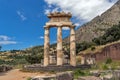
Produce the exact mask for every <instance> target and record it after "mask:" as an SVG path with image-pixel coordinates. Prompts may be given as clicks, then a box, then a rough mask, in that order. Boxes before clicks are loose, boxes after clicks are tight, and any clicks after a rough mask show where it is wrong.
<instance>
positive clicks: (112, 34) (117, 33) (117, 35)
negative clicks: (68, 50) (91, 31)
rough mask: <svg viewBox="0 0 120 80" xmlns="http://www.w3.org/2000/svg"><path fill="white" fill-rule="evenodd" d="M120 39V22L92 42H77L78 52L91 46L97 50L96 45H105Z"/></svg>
mask: <svg viewBox="0 0 120 80" xmlns="http://www.w3.org/2000/svg"><path fill="white" fill-rule="evenodd" d="M118 40H120V23H119V24H118V25H114V26H113V27H111V28H109V29H107V30H106V31H105V34H104V35H103V36H100V37H98V38H94V39H93V40H92V42H85V41H84V42H82V43H77V46H76V47H77V51H76V52H77V53H78V52H80V51H83V50H86V49H88V48H90V47H91V50H95V47H94V46H99V45H105V44H107V43H111V42H114V41H118Z"/></svg>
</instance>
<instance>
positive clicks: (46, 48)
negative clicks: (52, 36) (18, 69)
mask: <svg viewBox="0 0 120 80" xmlns="http://www.w3.org/2000/svg"><path fill="white" fill-rule="evenodd" d="M48 65H49V27H45V37H44V66H48Z"/></svg>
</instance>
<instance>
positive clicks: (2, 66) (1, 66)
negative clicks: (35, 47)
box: [0, 65, 12, 72]
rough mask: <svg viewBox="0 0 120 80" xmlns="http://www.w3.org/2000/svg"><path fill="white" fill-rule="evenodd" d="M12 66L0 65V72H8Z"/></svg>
mask: <svg viewBox="0 0 120 80" xmlns="http://www.w3.org/2000/svg"><path fill="white" fill-rule="evenodd" d="M11 69H12V67H11V66H8V65H0V72H6V71H9V70H11Z"/></svg>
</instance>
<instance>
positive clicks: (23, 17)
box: [17, 11, 27, 21]
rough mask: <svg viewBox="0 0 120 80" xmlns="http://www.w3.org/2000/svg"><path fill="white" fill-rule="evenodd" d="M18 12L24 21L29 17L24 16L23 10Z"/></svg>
mask: <svg viewBox="0 0 120 80" xmlns="http://www.w3.org/2000/svg"><path fill="white" fill-rule="evenodd" d="M17 14H18V16H20V18H21V19H22V21H24V20H26V19H27V17H25V16H24V14H23V12H21V11H17Z"/></svg>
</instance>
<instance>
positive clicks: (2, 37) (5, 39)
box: [0, 35, 10, 41]
mask: <svg viewBox="0 0 120 80" xmlns="http://www.w3.org/2000/svg"><path fill="white" fill-rule="evenodd" d="M9 39H10V38H9V37H8V36H5V35H0V41H1V40H4V41H7V40H9Z"/></svg>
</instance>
